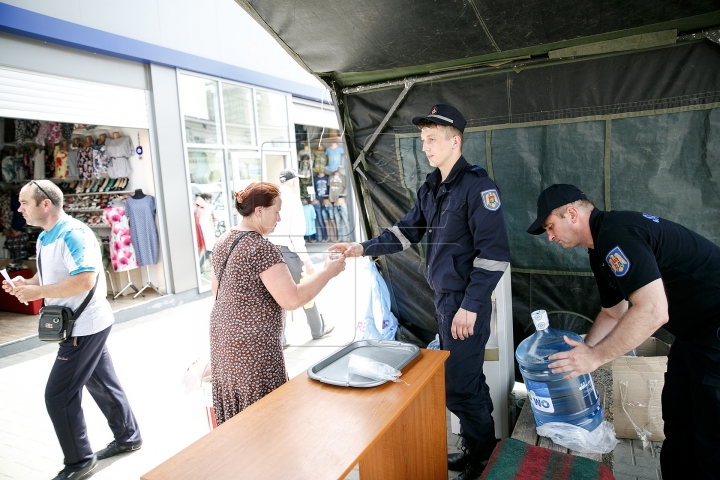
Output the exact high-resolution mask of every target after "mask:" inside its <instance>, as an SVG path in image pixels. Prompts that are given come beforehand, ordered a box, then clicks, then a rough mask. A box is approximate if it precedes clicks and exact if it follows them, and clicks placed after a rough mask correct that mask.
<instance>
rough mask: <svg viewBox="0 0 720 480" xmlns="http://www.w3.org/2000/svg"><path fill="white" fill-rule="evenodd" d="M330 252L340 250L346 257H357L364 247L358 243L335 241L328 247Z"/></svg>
mask: <svg viewBox="0 0 720 480" xmlns="http://www.w3.org/2000/svg"><path fill="white" fill-rule="evenodd" d="M328 251H330V252H341V253H342V254H343V255H344V256H345V257H346V258H350V257H359V256H361V255H362V254H363V251H365V249H364V248H363V246H362V245H360V244H359V243H336V244H335V245H333V246H332V247H330V248H328Z"/></svg>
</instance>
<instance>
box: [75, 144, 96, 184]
mask: <svg viewBox="0 0 720 480" xmlns="http://www.w3.org/2000/svg"><path fill="white" fill-rule="evenodd" d="M77 168H78V177H80V180H90V179H91V178H92V176H93V150H92V147H91V146H90V147H87V148H86V147H82V146H81V147H79V148H78V161H77Z"/></svg>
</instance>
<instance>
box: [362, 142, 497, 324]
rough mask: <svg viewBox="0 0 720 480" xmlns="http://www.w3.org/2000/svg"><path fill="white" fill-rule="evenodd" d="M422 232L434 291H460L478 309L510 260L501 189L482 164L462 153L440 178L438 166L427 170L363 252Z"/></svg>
mask: <svg viewBox="0 0 720 480" xmlns="http://www.w3.org/2000/svg"><path fill="white" fill-rule="evenodd" d="M436 192H437V193H436ZM425 234H427V236H428V237H427V242H426V243H427V252H426V255H425V258H426V261H427V269H426V277H427V281H428V283H429V284H430V287H431V288H432V289H433V290H434V291H435V292H436V293H448V292H465V297H464V298H463V301H462V305H461V307H462V308H464V309H465V310H467V311H470V312H477V311H478V310H479V309H480V306H481V305H483V304H485V303H486V302H487V301H489V299H490V295H491V294H492V291H493V290H494V289H495V286H496V285H497V283H498V281H499V280H500V277H502V273H503V271H505V268H506V267H507V265H508V263H509V262H510V247H509V245H508V236H507V232H506V230H505V221H504V219H503V214H502V207H501V202H500V192H499V190H498V188H497V186H496V185H495V182H493V181H492V180H491V179H490V177H488V174H487V172H486V171H485V170H484V169H483V168H482V167H477V166H474V165H471V164H469V163H467V161H466V160H465V158H464V157H462V156H461V157H460V158H459V159H458V161H457V162H456V163H455V165H454V166H453V168H452V170H451V171H450V173H449V174H448V176H447V178H446V179H445V180H444V181H442V182H441V174H440V170H439V169H437V168H436V169H435V170H433V171H432V172H430V173H429V174H428V176H427V177H426V179H425V183H424V184H423V185H422V186H421V187H420V190H418V195H417V201H416V202H415V206H414V207H413V208H412V210H410V212H408V214H407V215H405V216H404V217H403V218H402V220H400V221H399V222H397V223H396V224H395V225H394V226H393V227H392V228H390V229H386V230H385V231H384V232H383V233H382V234H381V235H380V236H378V237H376V238H373V239H372V240H368V241H367V242H363V243H362V246H363V248H364V252H363V255H365V256H380V255H387V254H391V253H396V252H399V251H401V250H405V249H406V248H409V247H410V245H412V244H415V243H418V242H420V240H421V239H422V237H423V235H425Z"/></svg>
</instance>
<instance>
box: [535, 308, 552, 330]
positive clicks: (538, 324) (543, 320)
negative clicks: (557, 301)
mask: <svg viewBox="0 0 720 480" xmlns="http://www.w3.org/2000/svg"><path fill="white" fill-rule="evenodd" d="M530 316H531V317H532V320H533V323H534V324H535V329H536V330H545V329H546V328H548V327H549V326H550V320H549V319H548V316H547V312H546V311H545V310H535V311H534V312H532V313H531V314H530Z"/></svg>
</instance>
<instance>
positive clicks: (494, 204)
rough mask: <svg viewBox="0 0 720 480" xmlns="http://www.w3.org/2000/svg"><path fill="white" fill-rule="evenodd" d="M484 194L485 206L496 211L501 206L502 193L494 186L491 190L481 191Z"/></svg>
mask: <svg viewBox="0 0 720 480" xmlns="http://www.w3.org/2000/svg"><path fill="white" fill-rule="evenodd" d="M480 195H482V200H483V206H484V207H485V208H487V209H488V210H490V211H493V212H494V211H496V210H497V209H499V208H500V195H498V192H497V190H495V189H494V188H493V189H491V190H485V191H483V192H481V193H480Z"/></svg>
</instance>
